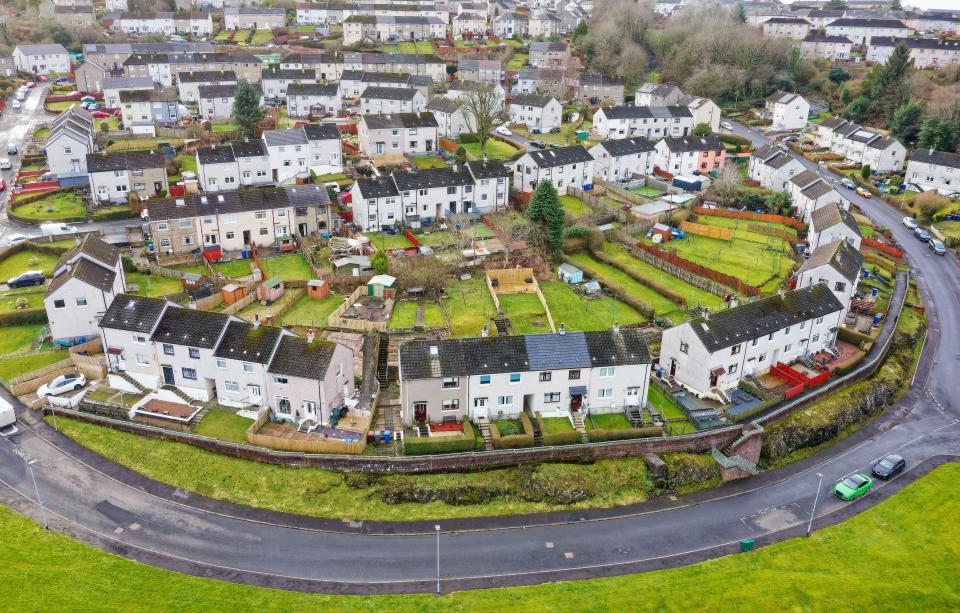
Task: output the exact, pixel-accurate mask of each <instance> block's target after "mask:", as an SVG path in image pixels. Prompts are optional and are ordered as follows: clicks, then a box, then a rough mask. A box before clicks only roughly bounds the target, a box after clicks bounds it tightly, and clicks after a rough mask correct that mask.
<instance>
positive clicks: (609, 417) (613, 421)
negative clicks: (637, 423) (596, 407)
mask: <svg viewBox="0 0 960 613" xmlns="http://www.w3.org/2000/svg"><path fill="white" fill-rule="evenodd" d="M584 425H585V426H586V427H587V428H588V429H593V428H598V429H600V430H629V429H631V428H632V427H633V426H631V425H630V422H629V421H627V416H626V415H624V414H623V413H598V414H596V415H595V414H593V413H591V414H590V415H589V416H588V417H587V419H586V420H584Z"/></svg>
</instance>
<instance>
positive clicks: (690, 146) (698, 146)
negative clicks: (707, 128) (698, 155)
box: [663, 136, 723, 152]
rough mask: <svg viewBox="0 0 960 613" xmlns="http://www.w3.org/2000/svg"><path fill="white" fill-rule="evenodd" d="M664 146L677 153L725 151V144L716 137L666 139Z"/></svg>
mask: <svg viewBox="0 0 960 613" xmlns="http://www.w3.org/2000/svg"><path fill="white" fill-rule="evenodd" d="M663 144H664V145H666V147H667V149H669V150H670V151H675V152H690V151H717V150H718V149H719V150H723V143H721V142H720V139H719V138H718V137H716V136H687V137H684V138H665V139H663Z"/></svg>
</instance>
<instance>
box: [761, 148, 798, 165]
mask: <svg viewBox="0 0 960 613" xmlns="http://www.w3.org/2000/svg"><path fill="white" fill-rule="evenodd" d="M753 157H755V158H757V159H758V160H761V161H762V162H763V164H764V165H765V166H769V167H770V168H783V167H784V166H786V165H787V164H789V163H790V160H792V159H793V157H792V156H790V155H788V154H786V153H784V152H783V151H781V150H780V149H779V148H778V147H777V146H776V145H764V146H763V147H760V148H759V149H757V150H756V151H754V152H753Z"/></svg>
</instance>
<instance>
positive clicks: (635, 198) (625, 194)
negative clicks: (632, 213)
mask: <svg viewBox="0 0 960 613" xmlns="http://www.w3.org/2000/svg"><path fill="white" fill-rule="evenodd" d="M593 185H594V189H596V188H597V187H598V186H599V187H602V188H604V189H605V190H607V191H608V192H610V193H611V194H613V195H614V196H617V197H618V198H622V199H624V200H626V201H627V202H630V203H632V204H647V203H649V202H650V199H649V198H646V197H644V196H641V195H640V194H635V193H633V192H631V191H630V190H628V189H624V188H622V187H620V186H619V185H617V184H615V183H609V182H607V181H604V180H603V179H600V178H599V177H595V178H594V180H593Z"/></svg>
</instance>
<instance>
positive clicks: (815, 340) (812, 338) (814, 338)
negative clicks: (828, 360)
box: [810, 334, 820, 343]
mask: <svg viewBox="0 0 960 613" xmlns="http://www.w3.org/2000/svg"><path fill="white" fill-rule="evenodd" d="M818 340H820V335H819V334H814V335H813V336H812V337H811V338H810V342H811V343H815V342H817V341H818Z"/></svg>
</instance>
